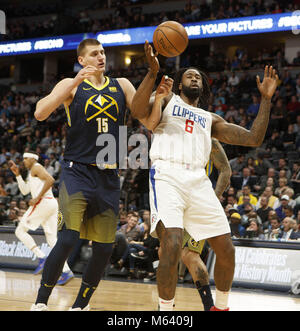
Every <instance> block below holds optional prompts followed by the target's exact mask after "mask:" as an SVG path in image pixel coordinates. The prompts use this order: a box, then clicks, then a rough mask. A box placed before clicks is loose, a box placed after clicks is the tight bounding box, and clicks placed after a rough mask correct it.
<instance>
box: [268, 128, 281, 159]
mask: <svg viewBox="0 0 300 331" xmlns="http://www.w3.org/2000/svg"><path fill="white" fill-rule="evenodd" d="M282 150H283V141H282V137H281V136H280V133H279V131H278V130H277V129H274V130H273V131H272V135H271V137H270V138H268V139H267V141H266V151H267V152H268V153H270V154H271V153H272V152H274V151H282Z"/></svg>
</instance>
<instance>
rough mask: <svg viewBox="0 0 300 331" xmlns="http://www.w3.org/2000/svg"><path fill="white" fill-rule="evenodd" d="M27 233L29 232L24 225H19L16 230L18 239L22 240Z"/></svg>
mask: <svg viewBox="0 0 300 331" xmlns="http://www.w3.org/2000/svg"><path fill="white" fill-rule="evenodd" d="M25 232H27V231H26V229H25V228H24V226H22V225H20V224H19V225H18V226H17V228H16V230H15V235H16V237H17V238H19V239H20V238H21V237H22V235H23V234H24V233H25Z"/></svg>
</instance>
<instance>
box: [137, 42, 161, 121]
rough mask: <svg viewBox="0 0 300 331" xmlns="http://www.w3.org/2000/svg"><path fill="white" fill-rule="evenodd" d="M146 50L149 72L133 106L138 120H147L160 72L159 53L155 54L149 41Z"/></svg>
mask: <svg viewBox="0 0 300 331" xmlns="http://www.w3.org/2000/svg"><path fill="white" fill-rule="evenodd" d="M144 50H145V55H146V59H147V62H148V65H149V71H148V73H147V75H146V77H145V78H144V79H143V81H142V82H141V84H140V86H139V87H138V89H137V91H136V93H135V95H134V97H133V100H132V104H131V113H132V114H133V116H134V117H135V118H137V119H138V120H140V119H142V118H145V117H146V116H147V115H148V114H149V112H150V110H151V107H150V106H149V100H150V97H151V94H152V92H153V88H154V84H155V81H156V77H157V73H158V71H159V62H158V59H157V53H156V54H154V53H153V49H152V46H151V45H150V44H149V42H148V41H147V40H146V42H145V45H144Z"/></svg>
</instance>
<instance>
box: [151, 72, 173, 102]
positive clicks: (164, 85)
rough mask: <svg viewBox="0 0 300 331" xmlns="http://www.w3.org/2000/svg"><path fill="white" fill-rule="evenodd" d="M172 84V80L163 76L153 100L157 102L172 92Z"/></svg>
mask: <svg viewBox="0 0 300 331" xmlns="http://www.w3.org/2000/svg"><path fill="white" fill-rule="evenodd" d="M173 83H174V80H173V79H172V78H170V77H168V76H165V75H164V76H163V77H162V79H161V81H160V83H159V85H158V87H157V89H156V94H155V99H156V100H158V99H162V98H164V97H166V96H168V95H169V94H170V93H171V91H172V88H173Z"/></svg>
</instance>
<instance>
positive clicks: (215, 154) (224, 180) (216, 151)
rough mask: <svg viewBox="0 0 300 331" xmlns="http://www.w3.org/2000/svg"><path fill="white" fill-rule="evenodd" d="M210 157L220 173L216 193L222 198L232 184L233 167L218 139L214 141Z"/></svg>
mask: <svg viewBox="0 0 300 331" xmlns="http://www.w3.org/2000/svg"><path fill="white" fill-rule="evenodd" d="M210 157H211V160H212V162H213V163H214V165H215V167H216V168H217V170H218V171H219V176H218V180H217V184H216V188H215V193H216V196H217V197H218V198H220V197H221V196H222V194H223V193H224V191H225V190H226V188H227V186H228V185H229V183H230V177H231V167H230V164H229V161H228V159H227V156H226V153H225V151H224V149H223V147H222V145H221V144H220V143H219V142H218V141H217V140H216V139H212V150H211V154H210Z"/></svg>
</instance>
